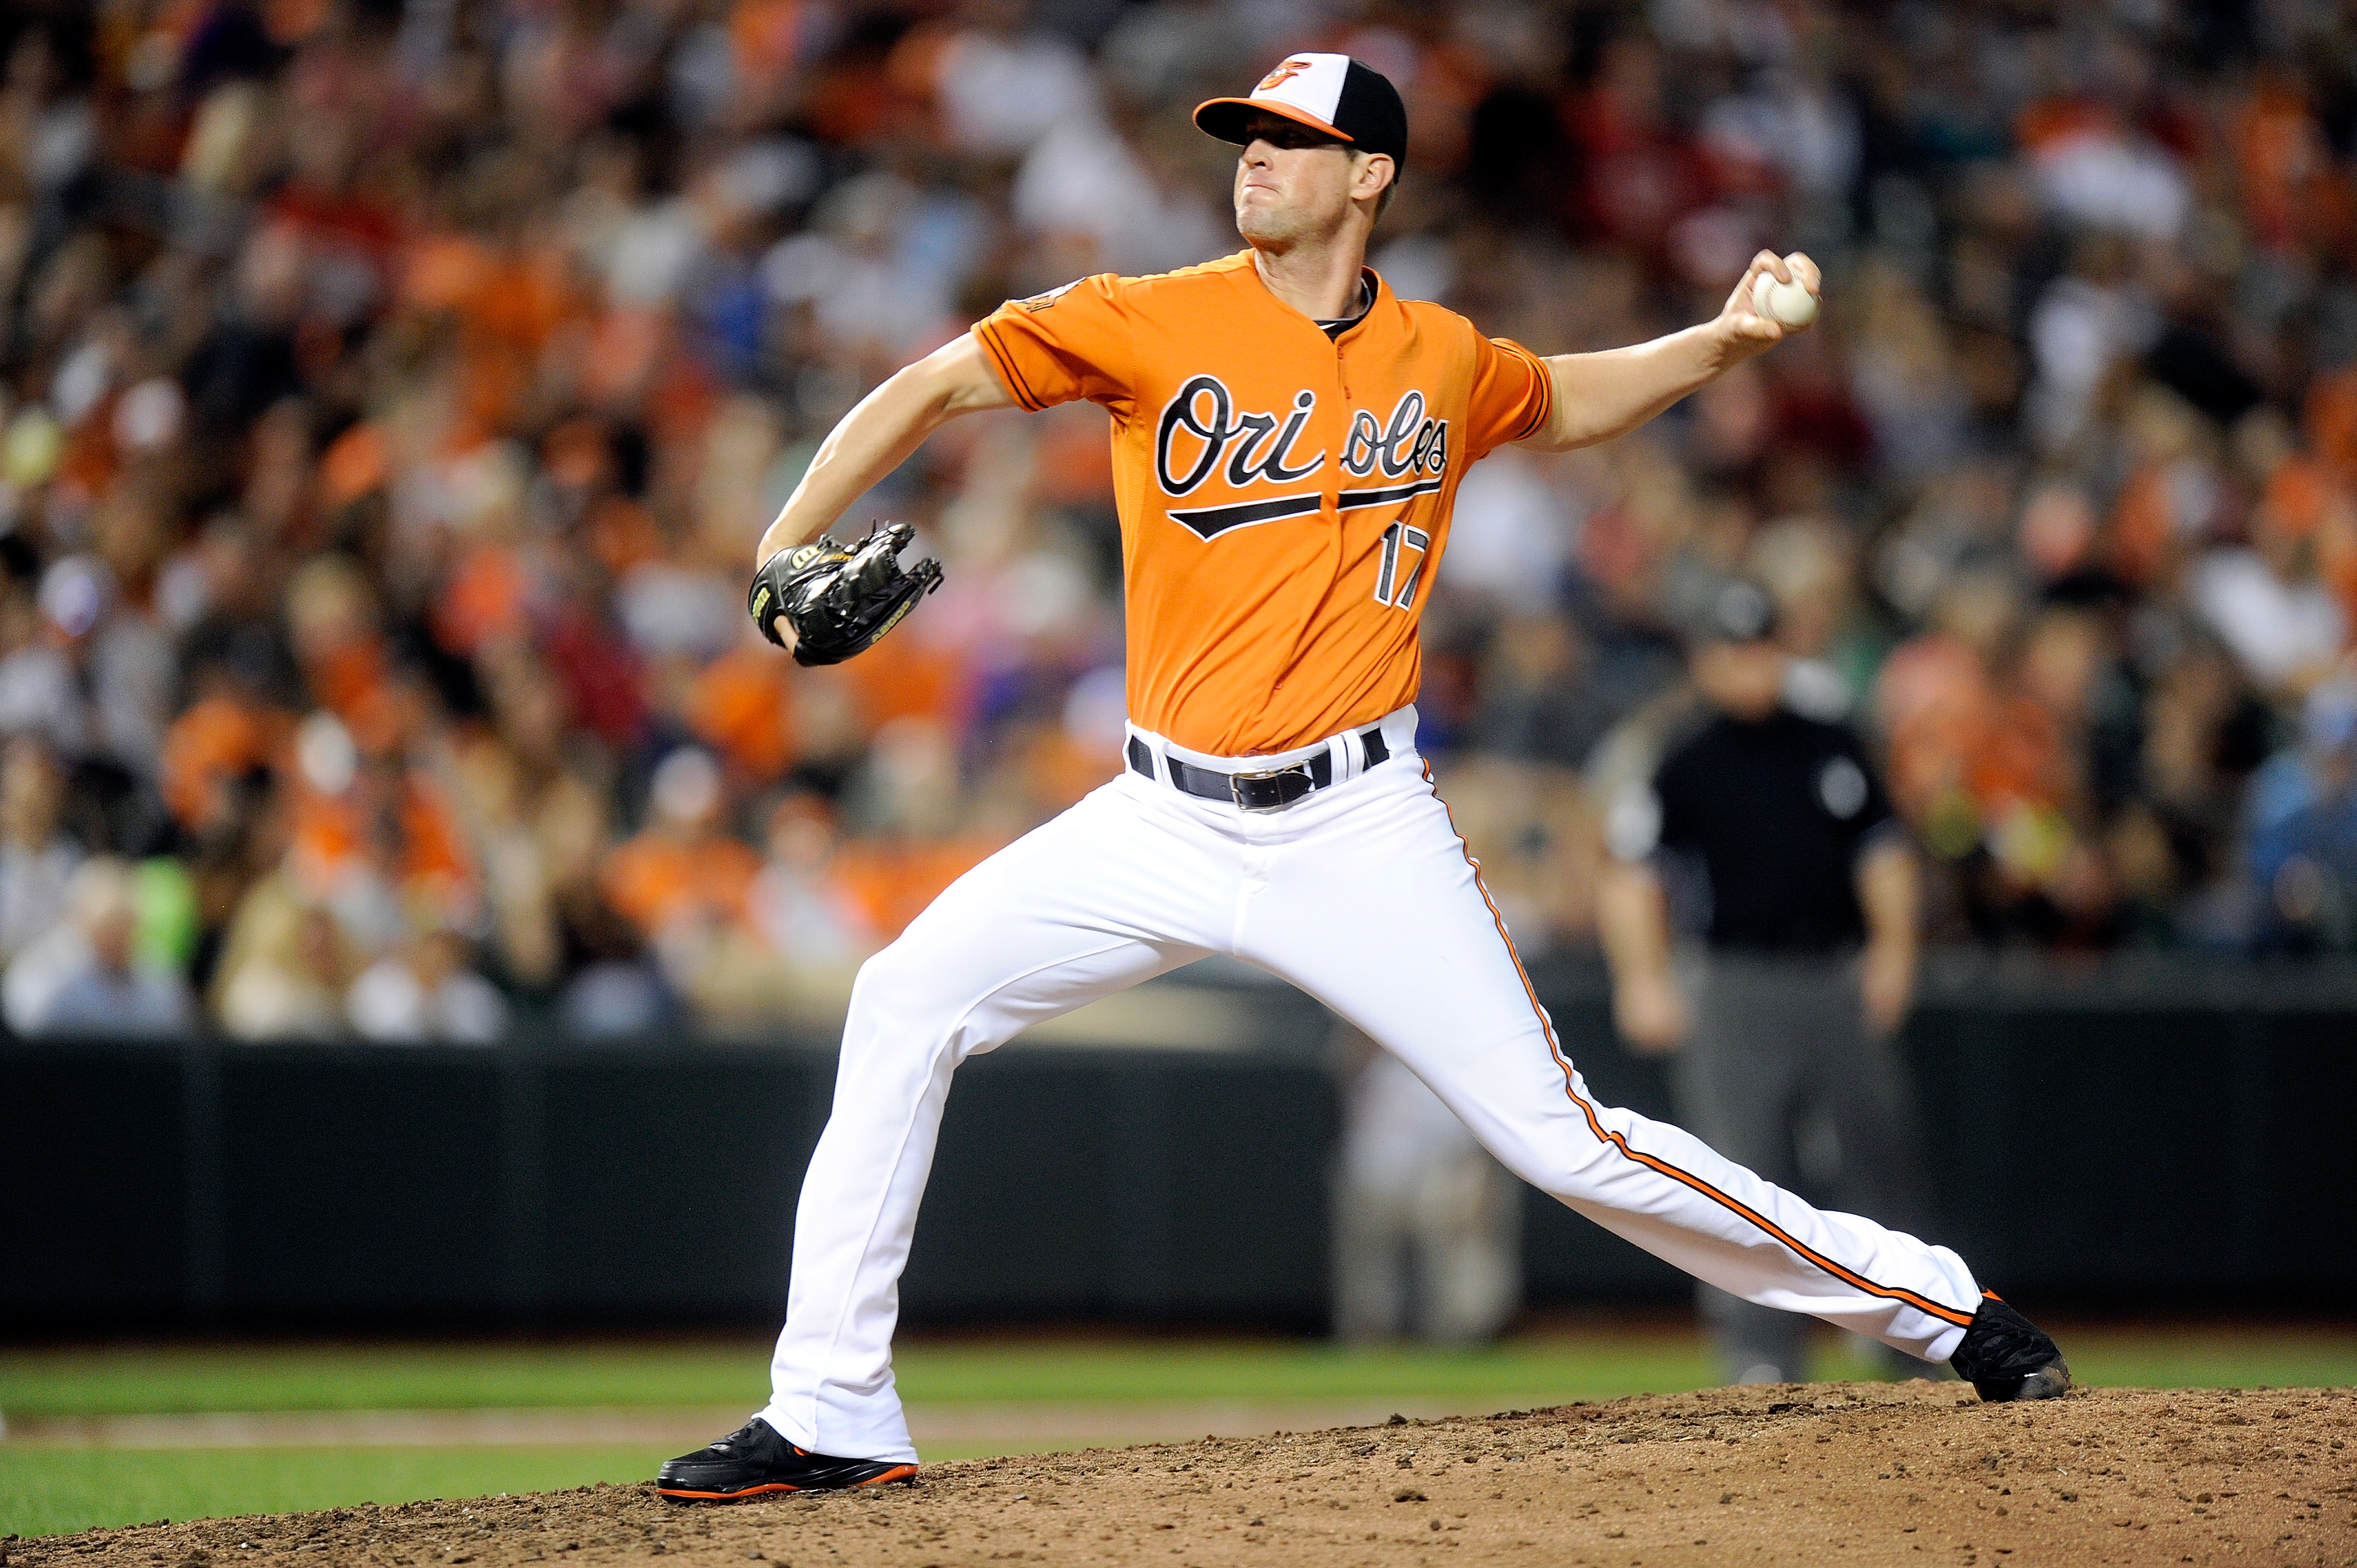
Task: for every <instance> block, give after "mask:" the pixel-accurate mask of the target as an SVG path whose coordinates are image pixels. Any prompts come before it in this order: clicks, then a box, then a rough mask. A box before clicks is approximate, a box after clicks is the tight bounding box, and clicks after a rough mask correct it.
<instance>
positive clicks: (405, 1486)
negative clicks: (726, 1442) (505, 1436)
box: [0, 1447, 669, 1535]
mask: <svg viewBox="0 0 2357 1568" xmlns="http://www.w3.org/2000/svg"><path fill="white" fill-rule="evenodd" d="M668 1456H669V1455H664V1454H659V1453H650V1452H648V1451H647V1450H645V1449H641V1448H630V1447H595V1448H526V1447H513V1448H174V1449H143V1450H134V1451H129V1452H116V1453H105V1452H100V1451H96V1450H92V1449H86V1448H83V1449H74V1448H14V1447H0V1535H5V1534H8V1533H10V1532H14V1533H16V1534H19V1535H55V1534H59V1533H62V1532H65V1531H69V1530H91V1529H95V1528H97V1527H99V1526H102V1525H118V1524H135V1523H140V1522H144V1521H146V1520H159V1519H174V1520H183V1519H214V1518H231V1517H235V1516H239V1515H243V1514H257V1513H290V1512H296V1511H298V1510H302V1509H328V1508H346V1507H350V1505H351V1504H354V1503H361V1502H383V1503H393V1502H408V1501H412V1500H414V1499H415V1498H479V1497H484V1496H488V1495H490V1494H491V1493H495V1492H544V1491H553V1490H554V1489H556V1488H557V1487H584V1486H587V1485H589V1484H591V1483H592V1482H596V1481H643V1480H645V1479H646V1478H647V1477H649V1476H651V1475H653V1474H654V1466H657V1465H660V1464H661V1463H662V1461H663V1460H664V1459H665V1458H667V1457H668Z"/></svg>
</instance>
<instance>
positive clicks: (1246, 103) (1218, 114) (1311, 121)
mask: <svg viewBox="0 0 2357 1568" xmlns="http://www.w3.org/2000/svg"><path fill="white" fill-rule="evenodd" d="M1256 113H1259V114H1274V115H1275V116H1276V117H1277V118H1279V119H1281V120H1290V121H1292V122H1293V123H1294V124H1297V125H1307V126H1308V127H1309V128H1310V129H1311V130H1313V131H1319V132H1323V133H1324V134H1327V135H1329V136H1331V137H1333V138H1334V139H1335V140H1336V141H1338V142H1349V143H1351V144H1352V145H1356V144H1357V141H1358V138H1357V137H1355V136H1351V135H1347V134H1344V133H1342V132H1340V131H1338V130H1336V129H1335V128H1334V127H1333V126H1331V125H1329V124H1327V123H1326V122H1325V121H1323V120H1320V119H1319V118H1318V116H1317V115H1315V114H1312V113H1308V112H1307V111H1305V110H1300V109H1296V108H1295V107H1294V106H1293V105H1292V104H1290V103H1280V102H1275V101H1274V100H1272V99H1267V98H1213V99H1210V100H1207V101H1206V102H1201V103H1198V104H1197V105H1195V128H1196V129H1197V130H1199V131H1200V132H1202V133H1203V134H1205V135H1207V136H1217V137H1218V138H1219V139H1220V140H1222V141H1223V142H1232V143H1234V144H1235V145H1237V146H1240V147H1241V146H1243V145H1245V144H1246V142H1247V141H1248V140H1249V138H1247V137H1246V136H1245V135H1244V123H1245V122H1246V121H1247V120H1248V119H1250V118H1251V116H1253V115H1254V114H1256Z"/></svg>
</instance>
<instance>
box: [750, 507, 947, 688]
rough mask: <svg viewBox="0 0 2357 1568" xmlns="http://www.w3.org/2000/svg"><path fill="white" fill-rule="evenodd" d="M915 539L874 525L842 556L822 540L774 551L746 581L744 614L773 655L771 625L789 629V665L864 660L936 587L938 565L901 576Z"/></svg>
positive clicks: (908, 532) (911, 533) (891, 525)
mask: <svg viewBox="0 0 2357 1568" xmlns="http://www.w3.org/2000/svg"><path fill="white" fill-rule="evenodd" d="M916 536H917V531H916V530H915V529H913V528H910V527H909V525H908V524H907V523H905V522H879V523H877V525H876V526H875V527H874V528H872V529H870V530H868V532H867V537H866V538H865V539H863V540H861V541H860V542H858V543H856V544H855V545H853V546H851V548H849V549H848V550H846V549H845V548H844V547H843V546H842V545H840V544H837V543H836V542H834V540H832V539H829V538H827V537H826V536H825V535H824V534H821V535H820V536H819V537H818V538H816V539H813V540H812V541H811V542H809V543H808V544H797V545H795V546H794V547H793V548H792V549H791V550H780V551H779V552H778V553H776V554H775V555H772V556H770V558H769V559H768V560H767V561H765V562H763V563H762V564H761V569H760V570H759V572H756V573H754V574H753V586H752V590H751V591H750V592H749V593H748V594H747V595H746V597H745V607H746V609H747V610H748V611H749V612H751V614H752V617H753V624H754V625H755V626H758V627H759V628H761V635H762V636H763V637H766V638H768V639H770V641H771V642H774V643H776V644H777V645H778V646H779V647H780V648H782V647H784V646H785V639H782V638H780V636H779V635H778V628H777V626H776V621H777V618H778V617H780V616H784V617H785V618H786V620H787V622H788V624H790V625H791V626H792V627H793V628H794V662H795V663H797V664H840V663H842V662H843V661H844V660H846V659H848V658H850V657H851V656H852V655H853V654H855V653H865V652H866V650H869V649H870V648H873V647H875V646H876V643H877V639H880V638H882V637H883V635H884V634H885V633H886V632H888V631H889V630H891V629H892V628H894V627H896V626H898V625H899V623H900V618H901V617H902V616H904V615H907V614H908V613H909V609H910V607H913V606H914V605H915V604H916V602H917V601H918V600H919V599H920V598H923V597H924V596H926V595H927V594H930V593H931V592H932V591H933V590H934V589H935V588H938V587H940V586H941V585H942V564H941V563H940V562H938V561H920V562H918V563H917V564H915V565H914V566H912V567H910V568H909V569H908V570H907V571H905V572H904V571H902V570H901V569H900V552H901V551H903V550H905V549H907V548H908V546H909V541H910V540H912V539H914V538H915V537H916Z"/></svg>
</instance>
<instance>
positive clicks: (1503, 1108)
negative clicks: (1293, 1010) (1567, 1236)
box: [1240, 757, 1981, 1360]
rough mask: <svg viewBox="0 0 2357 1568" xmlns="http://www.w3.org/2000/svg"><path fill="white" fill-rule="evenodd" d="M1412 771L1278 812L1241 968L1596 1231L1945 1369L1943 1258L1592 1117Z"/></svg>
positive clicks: (1614, 1118) (1667, 1138) (1948, 1330)
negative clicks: (1399, 1066)
mask: <svg viewBox="0 0 2357 1568" xmlns="http://www.w3.org/2000/svg"><path fill="white" fill-rule="evenodd" d="M1419 766H1420V765H1419V764H1418V762H1417V761H1416V759H1415V758H1414V757H1401V758H1398V759H1396V760H1394V762H1391V763H1388V764H1385V765H1384V766H1383V767H1380V768H1375V769H1374V770H1372V771H1371V772H1370V773H1368V774H1366V775H1365V776H1364V777H1362V778H1361V779H1358V780H1356V781H1355V782H1354V783H1352V784H1351V786H1349V787H1348V788H1346V789H1337V790H1335V791H1334V792H1333V794H1332V796H1331V797H1330V798H1321V797H1312V798H1311V800H1308V801H1306V802H1304V803H1303V804H1302V805H1301V806H1297V807H1295V808H1294V809H1293V810H1292V811H1288V812H1286V813H1284V816H1285V817H1286V818H1294V819H1296V820H1295V821H1294V822H1290V823H1288V824H1286V827H1285V828H1283V829H1281V830H1276V831H1278V832H1281V833H1282V842H1273V843H1271V845H1270V848H1271V851H1272V855H1271V861H1270V865H1269V871H1268V875H1267V880H1266V883H1265V886H1263V887H1262V888H1260V889H1259V890H1257V891H1255V892H1254V894H1253V895H1252V897H1251V899H1250V903H1249V907H1248V908H1247V912H1246V917H1245V920H1244V924H1243V941H1242V943H1241V948H1240V950H1241V952H1242V956H1243V957H1245V958H1247V959H1249V960H1251V961H1254V962H1255V963H1258V964H1260V965H1262V966H1263V967H1265V968H1266V969H1268V970H1270V971H1272V972H1275V973H1276V974H1279V975H1282V976H1283V977H1284V978H1286V979H1287V980H1290V981H1292V982H1293V983H1295V984H1297V985H1299V986H1300V987H1302V988H1303V989H1304V990H1306V991H1308V993H1310V994H1312V995H1313V996H1316V997H1317V998H1318V1000H1320V1001H1322V1002H1324V1003H1325V1004H1327V1005H1328V1006H1329V1007H1332V1008H1333V1009H1334V1010H1335V1011H1336V1012H1338V1013H1340V1014H1341V1015H1343V1017H1345V1018H1347V1019H1348V1020H1349V1021H1350V1022H1351V1023H1352V1024H1355V1025H1356V1026H1359V1027H1360V1028H1361V1029H1363V1030H1365V1031H1366V1032H1367V1033H1368V1034H1369V1035H1370V1036H1372V1037H1373V1038H1374V1039H1375V1040H1376V1041H1377V1042H1378V1043H1380V1044H1381V1045H1383V1046H1384V1047H1386V1048H1388V1049H1390V1050H1392V1051H1394V1052H1396V1053H1397V1054H1398V1055H1399V1056H1400V1058H1401V1059H1402V1060H1404V1061H1405V1062H1406V1063H1407V1065H1408V1066H1409V1067H1410V1068H1412V1069H1414V1070H1415V1073H1416V1075H1417V1076H1418V1077H1420V1078H1422V1079H1424V1080H1425V1082H1426V1083H1427V1084H1429V1085H1431V1087H1432V1089H1433V1090H1434V1091H1435V1092H1436V1093H1437V1094H1438V1095H1439V1096H1440V1098H1441V1099H1442V1101H1445V1102H1446V1103H1447V1104H1448V1107H1449V1109H1450V1110H1452V1111H1454V1112H1456V1113H1457V1114H1458V1116H1459V1117H1460V1118H1462V1119H1463V1121H1464V1122H1465V1124H1466V1125H1467V1126H1468V1127H1469V1128H1470V1129H1472V1131H1473V1133H1474V1135H1475V1136H1477V1137H1479V1138H1480V1140H1481V1141H1482V1143H1484V1144H1487V1145H1488V1146H1489V1148H1490V1149H1491V1152H1492V1153H1493V1154H1495V1155H1497V1156H1498V1158H1499V1159H1500V1160H1501V1162H1503V1163H1504V1165H1506V1167H1507V1168H1508V1169H1509V1170H1512V1172H1514V1173H1515V1174H1516V1175H1517V1176H1521V1177H1522V1178H1523V1180H1525V1181H1528V1182H1530V1183H1531V1184H1532V1185H1534V1186H1535V1187H1538V1188H1540V1190H1542V1191H1544V1192H1546V1193H1549V1194H1551V1195H1553V1196H1554V1197H1556V1198H1558V1199H1560V1200H1561V1201H1562V1202H1564V1203H1565V1204H1566V1205H1568V1206H1570V1207H1571V1208H1574V1209H1576V1210H1577V1211H1578V1212H1580V1213H1581V1214H1584V1215H1586V1216H1587V1218H1589V1219H1593V1220H1595V1221H1596V1222H1597V1223H1598V1224H1599V1225H1602V1226H1603V1227H1605V1228H1606V1229H1607V1230H1611V1231H1613V1232H1614V1233H1616V1234H1618V1235H1620V1236H1622V1237H1625V1238H1627V1239H1628V1240H1631V1241H1633V1242H1635V1243H1636V1244H1637V1245H1638V1246H1641V1247H1642V1248H1644V1249H1645V1250H1646V1251H1650V1252H1652V1253H1653V1254H1655V1255H1656V1256H1658V1257H1661V1258H1663V1259H1665V1260H1667V1261H1668V1262H1672V1263H1674V1264H1676V1265H1677V1266H1678V1267H1680V1268H1682V1269H1684V1270H1685V1271H1686V1272H1687V1273H1691V1274H1693V1275H1695V1277H1697V1278H1699V1279H1702V1280H1705V1281H1707V1282H1708V1283H1712V1284H1715V1285H1717V1286H1718V1287H1719V1288H1721V1289H1722V1290H1726V1291H1729V1292H1731V1293H1733V1294H1736V1295H1739V1296H1741V1297H1743V1298H1744V1299H1745V1300H1747V1301H1755V1302H1759V1303H1761V1304H1763V1305H1769V1306H1774V1307H1780V1308H1782V1309H1784V1310H1786V1311H1790V1312H1805V1313H1810V1314H1813V1315H1814V1316H1818V1317H1821V1318H1824V1319H1825V1320H1826V1321H1827V1322H1830V1323H1835V1324H1838V1325H1839V1326H1842V1327H1844V1328H1849V1329H1854V1330H1856V1331H1857V1332H1858V1333H1861V1334H1865V1335H1867V1336H1869V1337H1874V1338H1877V1339H1880V1340H1882V1341H1883V1342H1884V1343H1886V1344H1889V1345H1892V1346H1896V1347H1898V1348H1900V1349H1904V1350H1907V1351H1909V1352H1910V1353H1912V1354H1914V1355H1916V1356H1920V1357H1922V1358H1923V1359H1926V1360H1944V1359H1947V1358H1948V1357H1949V1356H1951V1355H1952V1354H1953V1353H1954V1351H1955V1349H1956V1347H1957V1345H1958V1343H1959V1342H1960V1341H1961V1340H1962V1339H1963V1338H1964V1330H1965V1328H1966V1327H1967V1326H1969V1325H1970V1324H1971V1323H1972V1322H1973V1319H1974V1315H1975V1311H1976V1310H1977V1309H1978V1308H1979V1306H1980V1305H1981V1291H1980V1288H1979V1286H1978V1285H1977V1284H1975V1282H1974V1279H1973V1275H1972V1271H1971V1270H1970V1269H1968V1268H1966V1267H1965V1266H1964V1260H1963V1259H1961V1258H1959V1257H1958V1256H1957V1255H1956V1254H1955V1253H1953V1252H1952V1251H1949V1250H1948V1249H1946V1248H1944V1247H1935V1246H1930V1245H1927V1244H1926V1243H1924V1242H1922V1241H1920V1240H1916V1239H1915V1238H1914V1237H1912V1236H1909V1235H1905V1234H1903V1233H1901V1232H1899V1231H1894V1230H1886V1229H1885V1228H1883V1227H1882V1226H1880V1225H1878V1224H1876V1223H1875V1222H1874V1221H1873V1220H1871V1219H1865V1218H1863V1217H1861V1216H1858V1215H1853V1214H1838V1213H1829V1212H1825V1211H1823V1210H1820V1209H1817V1208H1813V1207H1811V1206H1810V1205H1809V1204H1807V1203H1804V1202H1803V1201H1802V1200H1801V1199H1800V1198H1798V1197H1794V1196H1793V1195H1792V1194H1791V1193H1789V1192H1786V1191H1784V1190H1783V1189H1781V1188H1780V1187H1775V1186H1773V1185H1771V1184H1770V1183H1768V1182H1766V1181H1763V1180H1761V1179H1760V1177H1758V1176H1754V1175H1753V1174H1752V1173H1751V1172H1749V1171H1748V1170H1746V1169H1744V1168H1743V1167H1742V1166H1740V1165H1736V1164H1734V1163H1733V1162H1731V1161H1728V1160H1727V1159H1724V1158H1722V1157H1721V1156H1719V1155H1717V1154H1716V1153H1714V1152H1713V1151H1712V1150H1711V1149H1710V1148H1709V1147H1708V1146H1707V1145H1706V1144H1704V1143H1703V1142H1702V1141H1701V1140H1700V1139H1698V1138H1695V1137H1693V1136H1692V1135H1690V1134H1688V1133H1685V1132H1684V1131H1682V1130H1680V1129H1678V1128H1676V1127H1673V1126H1670V1125H1668V1124H1667V1123H1664V1122H1652V1121H1648V1120H1646V1119H1645V1118H1644V1117H1641V1116H1638V1115H1636V1114H1634V1113H1632V1112H1627V1111H1620V1110H1616V1109H1613V1108H1612V1107H1609V1106H1605V1105H1600V1104H1598V1103H1597V1102H1596V1101H1595V1100H1594V1098H1593V1097H1591V1096H1590V1095H1589V1093H1588V1092H1587V1085H1586V1083H1585V1082H1583V1081H1582V1080H1581V1079H1580V1076H1579V1074H1578V1072H1577V1070H1576V1069H1574V1068H1573V1067H1572V1065H1571V1060H1570V1058H1569V1057H1568V1055H1567V1054H1566V1051H1565V1050H1564V1048H1563V1047H1562V1046H1561V1044H1560V1043H1559V1042H1558V1041H1557V1040H1556V1039H1555V1032H1554V1026H1553V1025H1552V1024H1551V1023H1550V1021H1549V1020H1548V1019H1547V1017H1546V1015H1545V1013H1544V1011H1543V1010H1542V1009H1541V1008H1540V1006H1539V1004H1538V1001H1537V998H1536V996H1535V995H1534V993H1533V992H1532V990H1531V987H1530V983H1529V981H1528V979H1527V977H1526V976H1525V975H1524V974H1523V971H1522V965H1521V963H1520V961H1519V960H1518V959H1517V958H1516V957H1515V955H1514V952H1513V950H1512V945H1511V944H1510V942H1509V941H1508V940H1507V937H1506V934H1505V926H1504V922H1503V920H1502V919H1501V918H1499V916H1498V914H1497V912H1496V910H1495V908H1494V907H1493V906H1492V905H1491V901H1490V899H1489V897H1488V894H1487V892H1486V891H1485V890H1484V889H1483V888H1482V887H1481V886H1480V881H1479V878H1478V877H1477V875H1475V870H1474V866H1473V865H1472V863H1471V861H1470V860H1469V857H1468V856H1467V854H1466V853H1465V851H1464V847H1463V843H1462V841H1460V840H1459V839H1458V836H1457V834H1456V832H1455V830H1454V828H1453V827H1452V826H1451V824H1450V823H1449V822H1448V813H1447V811H1446V809H1445V808H1444V807H1443V806H1442V805H1441V804H1440V801H1439V800H1438V798H1437V796H1436V795H1435V794H1434V793H1433V791H1432V789H1431V788H1430V786H1429V784H1428V782H1427V780H1426V779H1425V778H1424V777H1422V776H1421V775H1420V773H1419V771H1418V768H1419ZM1345 808H1347V809H1345Z"/></svg>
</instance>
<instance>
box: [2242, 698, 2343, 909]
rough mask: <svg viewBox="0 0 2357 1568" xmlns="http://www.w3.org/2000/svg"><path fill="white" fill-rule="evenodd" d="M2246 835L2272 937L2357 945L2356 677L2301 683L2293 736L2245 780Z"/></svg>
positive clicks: (2254, 874) (2254, 879)
mask: <svg viewBox="0 0 2357 1568" xmlns="http://www.w3.org/2000/svg"><path fill="white" fill-rule="evenodd" d="M2250 845H2251V847H2250V855H2251V880H2252V883H2253V885H2254V886H2255V889H2256V891H2257V894H2258V896H2259V897H2260V899H2261V900H2262V904H2263V910H2264V912H2263V914H2262V916H2261V930H2262V933H2263V935H2264V937H2265V940H2266V941H2267V943H2268V944H2269V945H2270V946H2276V947H2282V948H2287V949H2290V950H2296V951H2298V950H2335V951H2342V952H2345V951H2348V950H2352V949H2357V679H2352V677H2351V676H2350V675H2347V674H2341V675H2338V676H2336V677H2334V678H2333V679H2331V680H2329V681H2324V682H2319V683H2318V684H2317V685H2316V686H2315V687H2314V688H2312V689H2311V690H2310V691H2309V694H2308V701H2307V703H2306V723H2305V726H2304V734H2303V736H2302V737H2301V742H2300V744H2299V745H2298V746H2296V747H2293V748H2290V749H2288V750H2286V751H2283V752H2281V753H2278V754H2277V755H2276V756H2275V757H2270V758H2269V759H2268V760H2267V762H2266V766H2265V767H2263V768H2260V769H2259V772H2258V775H2257V777H2256V778H2255V779H2253V780H2252V781H2251V803H2250Z"/></svg>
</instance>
